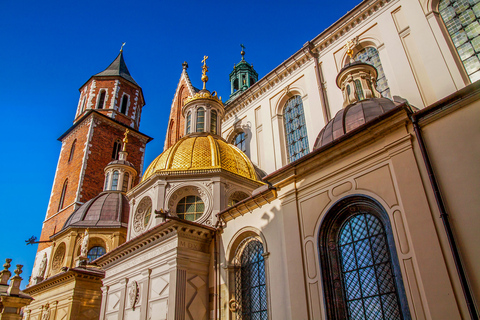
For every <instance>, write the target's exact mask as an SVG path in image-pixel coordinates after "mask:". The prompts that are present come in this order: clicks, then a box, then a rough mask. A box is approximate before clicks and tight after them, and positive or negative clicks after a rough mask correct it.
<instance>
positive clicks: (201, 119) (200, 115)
mask: <svg viewBox="0 0 480 320" xmlns="http://www.w3.org/2000/svg"><path fill="white" fill-rule="evenodd" d="M196 131H197V132H203V131H205V109H203V108H200V109H198V110H197V130H196Z"/></svg>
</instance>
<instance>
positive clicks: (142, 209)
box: [133, 197, 152, 233]
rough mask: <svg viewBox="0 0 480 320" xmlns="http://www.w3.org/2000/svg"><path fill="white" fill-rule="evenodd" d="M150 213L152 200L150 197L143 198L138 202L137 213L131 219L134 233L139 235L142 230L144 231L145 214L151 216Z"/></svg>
mask: <svg viewBox="0 0 480 320" xmlns="http://www.w3.org/2000/svg"><path fill="white" fill-rule="evenodd" d="M151 212H152V199H150V197H145V198H143V199H142V200H141V201H140V204H139V205H138V208H137V212H136V213H135V216H134V218H133V230H134V231H135V232H136V233H139V232H141V231H143V230H145V228H146V225H147V224H148V221H147V223H145V218H146V215H147V214H149V213H150V214H151Z"/></svg>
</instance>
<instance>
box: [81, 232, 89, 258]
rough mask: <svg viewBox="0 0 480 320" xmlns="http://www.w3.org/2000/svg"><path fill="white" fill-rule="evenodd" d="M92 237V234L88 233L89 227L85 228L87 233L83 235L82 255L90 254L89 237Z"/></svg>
mask: <svg viewBox="0 0 480 320" xmlns="http://www.w3.org/2000/svg"><path fill="white" fill-rule="evenodd" d="M89 238H90V235H89V234H88V229H87V230H85V234H84V235H83V239H82V248H81V253H80V256H82V257H86V256H87V254H88V239H89Z"/></svg>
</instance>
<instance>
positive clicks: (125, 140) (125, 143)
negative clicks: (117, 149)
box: [122, 128, 130, 152]
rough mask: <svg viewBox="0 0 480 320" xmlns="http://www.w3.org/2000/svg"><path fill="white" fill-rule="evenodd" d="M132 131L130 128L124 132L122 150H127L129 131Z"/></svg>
mask: <svg viewBox="0 0 480 320" xmlns="http://www.w3.org/2000/svg"><path fill="white" fill-rule="evenodd" d="M129 132H130V130H128V128H127V129H126V130H125V133H124V136H125V138H123V150H122V151H124V152H125V151H127V143H128V133H129Z"/></svg>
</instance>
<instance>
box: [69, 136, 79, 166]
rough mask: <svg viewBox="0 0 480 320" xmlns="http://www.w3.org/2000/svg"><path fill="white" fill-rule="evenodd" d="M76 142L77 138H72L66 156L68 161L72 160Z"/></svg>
mask: <svg viewBox="0 0 480 320" xmlns="http://www.w3.org/2000/svg"><path fill="white" fill-rule="evenodd" d="M76 143H77V139H75V140H73V143H72V146H71V147H70V155H69V156H68V162H70V161H72V159H73V155H74V154H75V144H76Z"/></svg>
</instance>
